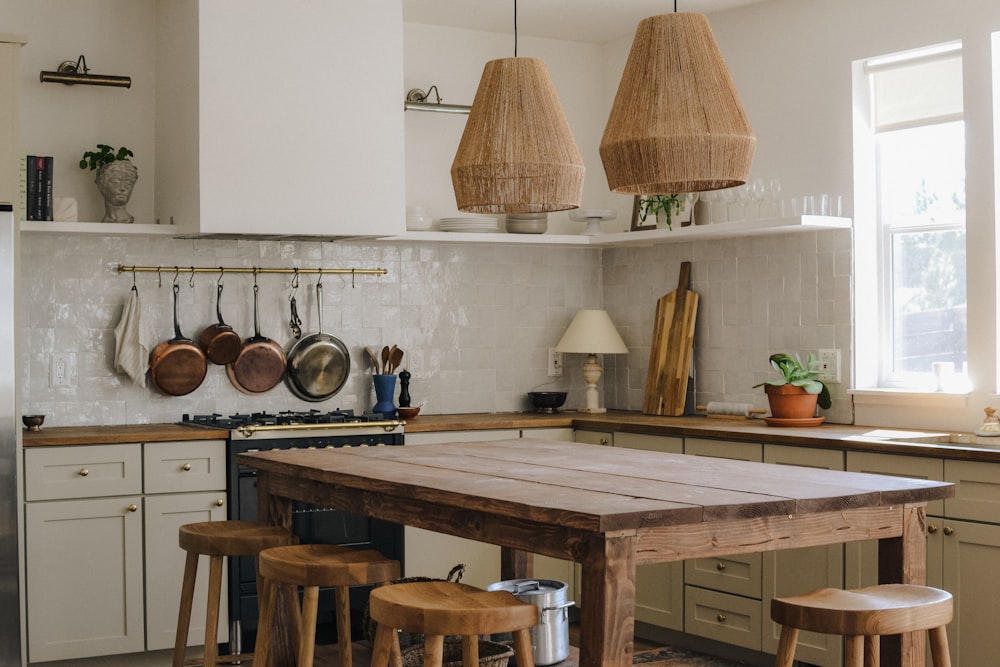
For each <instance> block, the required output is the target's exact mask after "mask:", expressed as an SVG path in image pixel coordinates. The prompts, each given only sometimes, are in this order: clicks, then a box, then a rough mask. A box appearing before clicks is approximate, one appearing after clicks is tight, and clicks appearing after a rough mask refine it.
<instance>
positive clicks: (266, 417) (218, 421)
mask: <svg viewBox="0 0 1000 667" xmlns="http://www.w3.org/2000/svg"><path fill="white" fill-rule="evenodd" d="M179 423H180V424H182V425H184V426H197V427H202V428H217V429H223V430H227V431H230V432H231V433H232V435H233V437H235V436H236V434H239V435H242V436H243V437H245V438H249V437H251V436H254V435H255V434H256V435H258V437H291V433H290V432H292V431H298V432H299V433H297V434H296V435H297V436H300V437H305V435H306V433H305V431H309V432H310V433H322V432H332V431H338V432H344V433H347V432H350V433H353V434H360V433H370V434H376V433H390V432H392V431H397V430H398V431H400V432H402V430H403V422H401V421H398V420H395V419H384V418H383V417H382V416H381V415H374V414H362V415H356V414H354V411H353V410H331V411H329V412H321V411H319V410H307V411H293V410H285V411H283V412H275V413H272V412H253V413H250V414H235V415H229V416H228V417H223V416H222V415H220V414H218V413H215V414H210V415H183V418H182V420H181V421H180V422H179ZM264 434H268V435H264Z"/></svg>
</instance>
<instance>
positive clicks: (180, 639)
mask: <svg viewBox="0 0 1000 667" xmlns="http://www.w3.org/2000/svg"><path fill="white" fill-rule="evenodd" d="M197 576H198V554H196V553H194V552H192V551H188V552H187V558H185V559H184V580H183V582H182V583H181V603H180V608H179V610H178V612H177V633H176V635H175V636H174V662H173V667H184V656H185V651H187V639H188V628H189V627H190V625H191V605H192V604H193V603H194V582H195V578H196V577H197Z"/></svg>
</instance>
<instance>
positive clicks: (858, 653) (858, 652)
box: [844, 635, 865, 667]
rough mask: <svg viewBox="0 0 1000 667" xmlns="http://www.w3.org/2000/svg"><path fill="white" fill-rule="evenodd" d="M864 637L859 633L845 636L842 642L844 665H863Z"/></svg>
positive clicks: (853, 666) (859, 666)
mask: <svg viewBox="0 0 1000 667" xmlns="http://www.w3.org/2000/svg"><path fill="white" fill-rule="evenodd" d="M864 661H865V638H864V637H862V636H860V635H852V636H850V637H846V641H845V644H844V667H864Z"/></svg>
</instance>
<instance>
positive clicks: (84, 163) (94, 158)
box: [80, 144, 132, 169]
mask: <svg viewBox="0 0 1000 667" xmlns="http://www.w3.org/2000/svg"><path fill="white" fill-rule="evenodd" d="M130 157H132V151H130V150H129V149H127V148H125V147H124V146H122V147H121V148H119V149H118V150H117V151H116V150H115V149H114V148H112V147H111V146H108V145H107V144H97V151H87V152H85V153H84V154H83V158H82V159H81V160H80V169H88V168H89V169H97V168H98V167H100V166H101V165H103V164H108V163H109V162H114V161H115V160H127V159H129V158H130Z"/></svg>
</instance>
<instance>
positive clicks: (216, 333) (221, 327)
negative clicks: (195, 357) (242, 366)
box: [198, 282, 243, 366]
mask: <svg viewBox="0 0 1000 667" xmlns="http://www.w3.org/2000/svg"><path fill="white" fill-rule="evenodd" d="M215 315H216V317H218V319H219V321H218V323H216V324H211V325H209V326H208V327H206V328H205V330H204V331H202V332H201V336H199V337H198V345H199V346H200V347H201V349H202V350H204V351H205V356H206V357H208V360H209V361H211V362H212V363H213V364H218V365H219V366H225V365H226V364H231V363H233V362H234V361H236V357H238V356H239V355H240V350H241V349H242V347H243V340H242V339H241V338H240V335H239V334H238V333H236V331H235V330H233V328H232V327H231V326H229V325H228V324H226V323H225V322H223V321H222V283H221V282H220V283H219V285H218V288H217V289H216V295H215Z"/></svg>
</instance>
